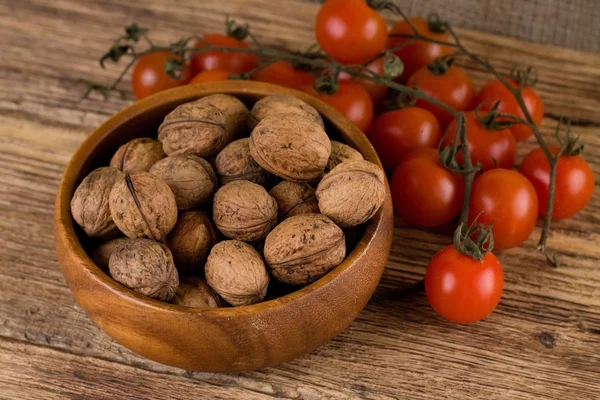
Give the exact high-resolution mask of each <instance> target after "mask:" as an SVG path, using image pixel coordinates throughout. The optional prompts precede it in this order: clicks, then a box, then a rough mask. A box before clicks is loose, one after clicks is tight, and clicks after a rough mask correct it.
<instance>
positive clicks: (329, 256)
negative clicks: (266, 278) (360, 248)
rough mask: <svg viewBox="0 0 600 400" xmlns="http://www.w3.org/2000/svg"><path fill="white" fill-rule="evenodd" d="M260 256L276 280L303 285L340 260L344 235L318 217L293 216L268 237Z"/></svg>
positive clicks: (318, 276) (328, 220)
mask: <svg viewBox="0 0 600 400" xmlns="http://www.w3.org/2000/svg"><path fill="white" fill-rule="evenodd" d="M264 256H265V261H266V263H267V266H268V268H269V270H270V271H271V274H273V276H274V277H275V278H276V279H277V280H279V281H281V282H284V283H287V284H290V285H305V284H308V283H311V282H314V281H316V280H317V279H319V278H320V277H322V276H323V275H325V274H326V273H327V272H329V271H331V270H332V269H333V268H335V267H337V266H338V265H339V264H340V263H341V262H342V261H343V260H344V258H345V257H346V242H345V238H344V232H343V231H342V230H341V229H340V228H339V227H338V226H337V225H336V224H335V223H334V222H333V221H332V220H331V219H329V218H327V217H326V216H324V215H322V214H302V215H296V216H294V217H290V218H288V219H286V220H285V221H283V222H282V223H280V224H279V225H277V226H276V227H275V229H273V230H272V231H271V233H269V236H267V240H266V241H265V247H264Z"/></svg>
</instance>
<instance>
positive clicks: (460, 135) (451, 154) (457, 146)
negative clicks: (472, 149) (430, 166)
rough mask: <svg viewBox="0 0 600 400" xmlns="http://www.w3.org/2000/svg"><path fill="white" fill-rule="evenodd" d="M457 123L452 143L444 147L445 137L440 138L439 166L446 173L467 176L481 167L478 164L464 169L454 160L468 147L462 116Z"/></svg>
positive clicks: (463, 166) (465, 127)
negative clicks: (445, 170)
mask: <svg viewBox="0 0 600 400" xmlns="http://www.w3.org/2000/svg"><path fill="white" fill-rule="evenodd" d="M457 122H458V127H457V131H456V133H455V135H454V139H452V142H450V143H449V144H448V145H447V146H445V147H444V143H445V140H444V139H445V137H442V140H440V143H439V145H438V155H439V161H440V164H441V165H442V166H443V167H444V168H446V169H447V170H448V171H450V172H453V173H456V174H460V175H469V174H473V173H477V172H479V171H481V165H480V164H479V163H477V164H476V165H473V166H472V167H466V166H465V165H464V164H461V163H459V162H458V161H457V160H456V155H457V154H458V153H460V152H463V154H464V149H465V147H467V146H468V145H467V143H468V141H467V125H466V121H465V117H464V114H463V115H462V117H461V118H460V119H459V118H457ZM459 140H460V142H459ZM467 151H468V147H467Z"/></svg>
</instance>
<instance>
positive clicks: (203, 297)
mask: <svg viewBox="0 0 600 400" xmlns="http://www.w3.org/2000/svg"><path fill="white" fill-rule="evenodd" d="M173 304H177V305H178V306H184V307H202V308H218V307H221V299H220V298H219V295H217V294H216V293H215V292H213V290H212V289H211V288H210V287H209V286H208V285H207V284H206V283H204V281H203V280H202V278H200V277H199V276H184V277H183V278H181V279H180V280H179V288H177V292H175V298H173Z"/></svg>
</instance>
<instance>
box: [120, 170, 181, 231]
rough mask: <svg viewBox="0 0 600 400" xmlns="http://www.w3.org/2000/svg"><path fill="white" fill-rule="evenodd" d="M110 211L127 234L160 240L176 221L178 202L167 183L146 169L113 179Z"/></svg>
mask: <svg viewBox="0 0 600 400" xmlns="http://www.w3.org/2000/svg"><path fill="white" fill-rule="evenodd" d="M109 205H110V214H111V215H112V218H113V220H114V221H115V224H116V225H117V227H118V228H119V229H120V230H121V231H122V232H123V233H124V234H125V235H127V236H128V237H130V238H139V237H147V238H150V239H154V240H158V241H162V240H163V238H164V237H165V236H166V235H167V234H168V233H169V232H171V229H173V227H174V226H175V223H176V222H177V203H176V202H175V196H174V195H173V192H172V191H171V189H170V188H169V186H168V185H167V184H166V183H165V182H164V181H162V180H161V179H159V178H157V177H156V176H154V175H152V174H151V173H149V172H134V173H133V174H125V177H124V178H122V179H121V180H119V181H118V182H117V183H115V186H114V187H113V189H112V190H111V192H110V196H109Z"/></svg>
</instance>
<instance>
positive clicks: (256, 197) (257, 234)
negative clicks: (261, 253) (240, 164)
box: [213, 181, 277, 242]
mask: <svg viewBox="0 0 600 400" xmlns="http://www.w3.org/2000/svg"><path fill="white" fill-rule="evenodd" d="M213 219H214V221H215V225H216V226H217V228H218V229H219V230H220V231H221V232H222V233H223V234H224V235H225V236H227V237H229V238H232V239H237V240H243V241H246V242H251V241H255V240H259V239H262V238H264V237H265V236H267V234H268V233H269V231H270V230H271V229H272V228H273V227H274V226H275V225H276V224H277V202H276V201H275V199H274V198H272V197H271V196H270V195H269V193H267V191H266V190H265V188H263V187H262V186H260V185H257V184H256V183H252V182H250V181H233V182H231V183H228V184H227V185H225V186H222V187H221V188H220V189H219V190H217V193H215V198H214V200H213Z"/></svg>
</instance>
